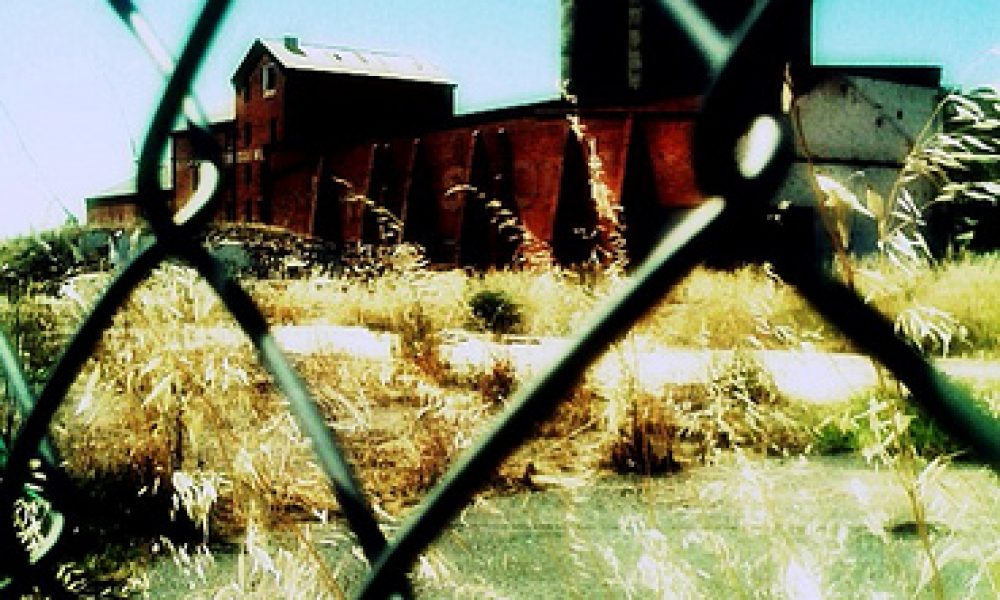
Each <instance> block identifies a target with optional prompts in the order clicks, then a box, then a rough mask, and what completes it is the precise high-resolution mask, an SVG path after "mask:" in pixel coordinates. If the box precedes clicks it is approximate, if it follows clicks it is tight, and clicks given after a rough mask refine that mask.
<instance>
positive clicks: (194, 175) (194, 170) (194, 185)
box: [191, 161, 201, 191]
mask: <svg viewBox="0 0 1000 600" xmlns="http://www.w3.org/2000/svg"><path fill="white" fill-rule="evenodd" d="M200 171H201V164H200V163H198V162H197V161H191V190H192V191H194V190H196V189H198V182H199V179H198V174H199V172H200Z"/></svg>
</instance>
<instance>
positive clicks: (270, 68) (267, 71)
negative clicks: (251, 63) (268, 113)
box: [260, 63, 278, 98]
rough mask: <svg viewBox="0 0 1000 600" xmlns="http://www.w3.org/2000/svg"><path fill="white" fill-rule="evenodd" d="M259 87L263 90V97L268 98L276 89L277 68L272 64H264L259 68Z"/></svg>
mask: <svg viewBox="0 0 1000 600" xmlns="http://www.w3.org/2000/svg"><path fill="white" fill-rule="evenodd" d="M260 74H261V87H262V89H263V90H264V97H265V98H270V97H271V96H273V95H274V94H275V93H276V92H277V91H278V68H277V67H276V66H274V65H273V64H270V63H269V64H266V65H264V68H263V69H261V72H260Z"/></svg>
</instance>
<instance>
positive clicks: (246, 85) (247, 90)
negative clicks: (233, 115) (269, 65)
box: [243, 79, 250, 102]
mask: <svg viewBox="0 0 1000 600" xmlns="http://www.w3.org/2000/svg"><path fill="white" fill-rule="evenodd" d="M243 101H244V102H250V80H249V79H248V80H247V81H246V83H244V84H243Z"/></svg>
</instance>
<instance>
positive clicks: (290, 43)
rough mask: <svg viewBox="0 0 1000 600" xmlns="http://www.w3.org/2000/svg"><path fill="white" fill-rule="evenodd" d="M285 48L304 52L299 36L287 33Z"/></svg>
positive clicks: (295, 52) (294, 52) (295, 51)
mask: <svg viewBox="0 0 1000 600" xmlns="http://www.w3.org/2000/svg"><path fill="white" fill-rule="evenodd" d="M285 49H287V50H288V51H289V52H291V53H293V54H302V53H303V52H302V48H300V47H299V38H297V37H294V36H291V35H286V36H285Z"/></svg>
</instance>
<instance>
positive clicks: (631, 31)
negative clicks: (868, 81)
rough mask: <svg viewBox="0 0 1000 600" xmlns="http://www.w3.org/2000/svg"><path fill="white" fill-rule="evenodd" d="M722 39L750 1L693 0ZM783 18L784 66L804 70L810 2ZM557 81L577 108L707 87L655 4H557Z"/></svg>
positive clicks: (687, 47) (699, 63)
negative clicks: (787, 62) (789, 50)
mask: <svg viewBox="0 0 1000 600" xmlns="http://www.w3.org/2000/svg"><path fill="white" fill-rule="evenodd" d="M693 1H694V2H695V4H697V5H698V6H699V7H700V8H701V10H702V12H703V13H704V14H705V15H706V16H707V17H708V18H710V19H711V20H712V21H713V23H714V24H715V27H716V28H717V29H718V30H719V31H720V32H721V33H723V34H725V35H731V34H733V33H734V32H735V31H736V30H737V29H738V28H739V26H740V24H741V23H742V22H743V20H744V19H745V18H746V16H747V15H748V14H749V12H750V10H751V8H752V7H753V5H754V2H755V0H693ZM796 6H797V7H798V10H796V11H794V14H790V15H789V27H788V34H789V36H794V39H791V40H789V42H790V43H791V45H792V47H793V48H794V50H793V59H792V62H794V63H797V65H808V64H809V57H810V44H811V41H810V40H811V29H812V26H811V20H812V17H811V15H812V1H811V0H801V2H800V3H799V4H797V5H796ZM562 78H563V80H564V82H565V83H566V89H567V91H568V92H569V93H570V94H572V95H573V96H576V98H577V100H578V101H579V102H580V104H581V105H583V106H587V105H607V104H611V105H634V104H641V103H644V102H648V101H651V100H656V99H662V98H670V97H680V96H692V95H697V94H700V93H702V92H703V91H704V90H705V87H706V86H707V85H708V83H709V73H708V67H707V65H706V64H705V62H704V60H703V59H702V58H701V56H700V54H699V53H698V52H697V51H696V50H695V49H694V48H693V47H692V45H691V44H690V42H689V41H688V39H687V36H686V35H685V34H684V33H683V32H682V31H680V29H679V28H678V27H677V26H676V25H675V24H674V23H673V21H672V20H671V19H670V17H669V16H668V15H667V13H666V10H665V9H664V8H663V6H662V4H661V0H563V1H562Z"/></svg>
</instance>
